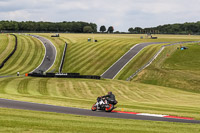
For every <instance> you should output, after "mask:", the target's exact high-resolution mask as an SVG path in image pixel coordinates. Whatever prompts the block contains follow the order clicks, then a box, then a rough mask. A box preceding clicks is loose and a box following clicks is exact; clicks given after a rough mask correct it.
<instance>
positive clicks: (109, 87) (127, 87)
mask: <svg viewBox="0 0 200 133" xmlns="http://www.w3.org/2000/svg"><path fill="white" fill-rule="evenodd" d="M108 91H112V92H113V93H114V94H115V95H116V98H117V100H118V101H119V104H118V106H119V108H118V110H121V109H122V108H123V109H124V110H125V111H134V112H145V113H154V114H170V115H177V116H187V117H195V118H197V119H200V116H199V110H200V107H199V102H200V94H198V93H192V92H187V91H181V90H177V89H172V88H167V87H161V86H154V85H146V84H140V83H134V82H126V81H118V80H87V79H59V78H28V77H26V78H25V77H24V78H23V77H18V78H0V97H2V98H8V99H15V100H22V101H30V102H38V103H46V104H53V105H61V106H69V107H79V108H87V109H90V108H91V105H92V104H93V103H94V102H95V101H96V98H97V97H98V96H101V95H105V94H107V92H108Z"/></svg>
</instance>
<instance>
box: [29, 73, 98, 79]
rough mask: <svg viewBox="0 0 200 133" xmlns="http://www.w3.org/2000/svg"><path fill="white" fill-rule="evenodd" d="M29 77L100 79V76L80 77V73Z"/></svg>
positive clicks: (32, 74)
mask: <svg viewBox="0 0 200 133" xmlns="http://www.w3.org/2000/svg"><path fill="white" fill-rule="evenodd" d="M28 76H31V77H46V78H48V77H49V78H84V79H101V77H100V76H96V75H80V73H46V74H41V73H29V74H28Z"/></svg>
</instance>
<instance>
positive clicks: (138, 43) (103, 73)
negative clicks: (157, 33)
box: [101, 43, 141, 76]
mask: <svg viewBox="0 0 200 133" xmlns="http://www.w3.org/2000/svg"><path fill="white" fill-rule="evenodd" d="M139 44H141V43H138V44H135V45H134V46H133V47H131V48H130V49H129V51H127V52H126V53H125V54H124V55H123V56H121V57H120V58H119V59H118V60H117V61H116V62H115V63H113V64H112V65H111V66H110V67H109V68H108V69H107V70H106V71H105V72H104V73H103V74H101V76H102V75H104V74H105V73H106V72H107V71H108V70H109V69H110V68H111V67H113V66H114V65H115V64H116V63H117V62H118V61H119V60H120V59H121V58H123V57H124V56H125V55H126V54H127V53H128V52H130V51H131V50H132V49H133V48H134V47H136V46H137V45H139Z"/></svg>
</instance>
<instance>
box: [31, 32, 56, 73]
mask: <svg viewBox="0 0 200 133" xmlns="http://www.w3.org/2000/svg"><path fill="white" fill-rule="evenodd" d="M30 36H32V35H30ZM35 36H38V35H35ZM35 36H32V37H35ZM35 38H36V39H38V40H39V41H40V42H41V43H42V44H43V46H44V48H45V54H44V58H43V60H42V62H41V64H40V65H39V66H38V67H37V68H35V69H34V70H33V71H32V72H34V71H35V70H36V69H38V68H39V67H40V66H41V65H42V63H43V62H44V60H45V57H46V47H45V45H44V43H43V42H42V41H41V40H40V39H39V38H37V37H35ZM42 38H44V37H42ZM44 39H46V38H44ZM46 41H49V42H50V44H51V45H52V46H53V47H54V49H55V51H56V55H55V58H54V62H53V64H52V65H51V66H50V67H49V69H50V68H51V67H52V66H53V65H54V63H55V60H56V56H57V49H56V47H55V46H54V45H53V43H52V42H51V41H50V40H48V39H46ZM49 69H47V70H46V71H45V72H47V71H48V70H49ZM32 72H31V73H32Z"/></svg>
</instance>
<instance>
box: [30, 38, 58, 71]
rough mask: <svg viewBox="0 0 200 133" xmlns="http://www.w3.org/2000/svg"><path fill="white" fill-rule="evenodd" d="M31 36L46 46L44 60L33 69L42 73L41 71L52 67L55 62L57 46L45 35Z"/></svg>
mask: <svg viewBox="0 0 200 133" xmlns="http://www.w3.org/2000/svg"><path fill="white" fill-rule="evenodd" d="M31 36H32V37H35V38H37V39H38V40H40V41H41V42H42V43H43V45H44V46H45V56H44V58H43V61H42V63H41V64H40V65H39V66H38V67H37V68H36V69H35V70H33V72H36V73H40V72H41V71H42V72H46V71H48V70H49V69H50V68H51V66H52V65H53V64H54V62H55V59H56V55H57V51H56V48H55V46H54V45H53V43H52V42H51V41H49V40H48V39H46V38H44V37H41V36H37V35H31Z"/></svg>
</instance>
